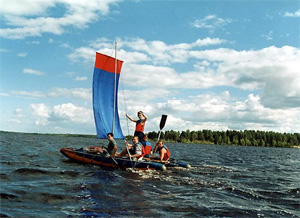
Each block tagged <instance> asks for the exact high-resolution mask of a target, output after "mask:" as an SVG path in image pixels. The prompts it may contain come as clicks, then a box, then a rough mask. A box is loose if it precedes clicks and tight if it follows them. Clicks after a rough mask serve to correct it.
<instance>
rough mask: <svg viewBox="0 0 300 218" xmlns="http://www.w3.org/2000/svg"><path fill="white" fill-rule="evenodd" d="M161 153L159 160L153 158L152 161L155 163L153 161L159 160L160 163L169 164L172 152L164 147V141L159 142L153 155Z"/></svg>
mask: <svg viewBox="0 0 300 218" xmlns="http://www.w3.org/2000/svg"><path fill="white" fill-rule="evenodd" d="M156 152H159V158H157V157H151V161H153V159H154V160H155V159H158V160H159V161H160V162H168V160H169V159H170V156H171V154H170V151H169V149H168V148H167V146H165V145H164V143H163V142H162V141H158V142H157V143H156V145H155V147H154V149H153V153H156Z"/></svg>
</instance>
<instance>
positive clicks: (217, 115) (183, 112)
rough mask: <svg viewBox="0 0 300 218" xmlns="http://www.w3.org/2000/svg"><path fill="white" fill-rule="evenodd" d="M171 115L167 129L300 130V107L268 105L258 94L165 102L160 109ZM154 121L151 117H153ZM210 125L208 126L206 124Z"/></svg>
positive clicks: (205, 96) (210, 96)
mask: <svg viewBox="0 0 300 218" xmlns="http://www.w3.org/2000/svg"><path fill="white" fill-rule="evenodd" d="M161 110H163V111H165V112H166V114H169V117H170V118H172V117H173V120H172V119H171V120H170V119H168V121H167V125H166V128H167V129H173V130H174V129H176V130H180V131H181V130H186V129H191V130H199V129H206V128H208V126H207V125H209V126H210V128H211V129H214V130H226V129H258V130H268V131H270V130H272V131H279V130H280V131H281V132H299V131H300V124H299V123H300V110H299V108H295V109H294V108H292V109H288V110H286V109H270V108H266V107H264V106H263V105H262V104H261V102H260V97H259V96H258V95H253V94H250V95H249V96H248V98H247V99H246V100H244V101H239V100H234V101H233V100H232V99H231V100H226V99H223V98H222V96H221V95H199V96H196V97H195V96H191V97H190V98H186V99H173V100H168V101H167V102H166V103H162V104H161V105H160V107H159V108H157V111H161ZM175 121H176V122H175ZM150 122H151V118H150ZM205 126H206V127H205Z"/></svg>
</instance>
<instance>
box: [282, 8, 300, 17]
mask: <svg viewBox="0 0 300 218" xmlns="http://www.w3.org/2000/svg"><path fill="white" fill-rule="evenodd" d="M284 17H300V9H299V10H298V11H296V12H294V13H291V12H285V13H284Z"/></svg>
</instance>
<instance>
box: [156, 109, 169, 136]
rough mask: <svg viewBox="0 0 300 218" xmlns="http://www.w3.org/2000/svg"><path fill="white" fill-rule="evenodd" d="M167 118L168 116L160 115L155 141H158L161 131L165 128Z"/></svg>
mask: <svg viewBox="0 0 300 218" xmlns="http://www.w3.org/2000/svg"><path fill="white" fill-rule="evenodd" d="M167 116H168V115H165V114H162V115H161V119H160V124H159V128H160V130H159V134H158V138H157V141H159V139H160V134H161V131H162V129H163V128H164V127H165V124H166V121H167Z"/></svg>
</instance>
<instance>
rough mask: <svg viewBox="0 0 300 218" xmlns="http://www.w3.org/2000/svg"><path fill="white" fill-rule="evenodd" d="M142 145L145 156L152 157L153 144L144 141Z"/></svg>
mask: <svg viewBox="0 0 300 218" xmlns="http://www.w3.org/2000/svg"><path fill="white" fill-rule="evenodd" d="M142 144H143V147H144V150H145V155H150V154H151V150H152V146H151V143H150V142H149V141H144V142H143V143H142Z"/></svg>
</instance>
